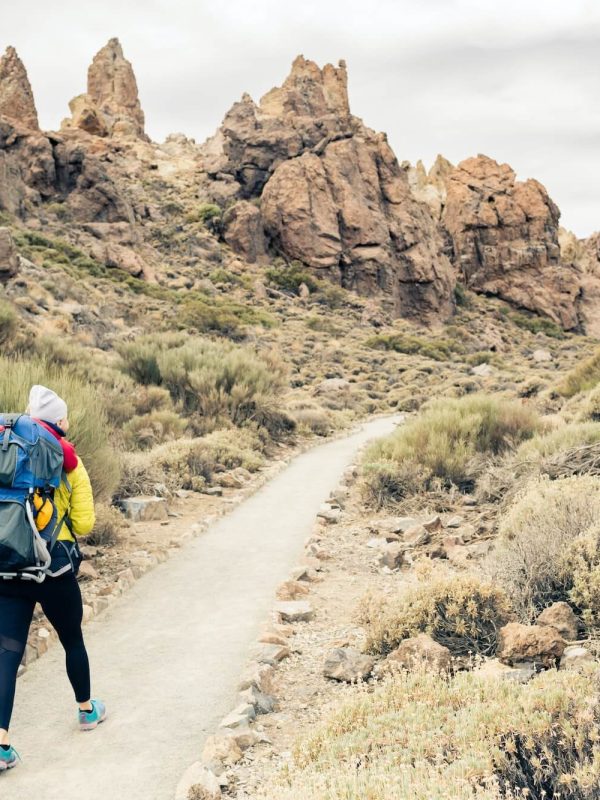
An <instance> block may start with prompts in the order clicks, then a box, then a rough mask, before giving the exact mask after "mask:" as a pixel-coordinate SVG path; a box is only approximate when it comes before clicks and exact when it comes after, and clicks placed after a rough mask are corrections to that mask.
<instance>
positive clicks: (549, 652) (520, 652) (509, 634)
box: [496, 622, 567, 667]
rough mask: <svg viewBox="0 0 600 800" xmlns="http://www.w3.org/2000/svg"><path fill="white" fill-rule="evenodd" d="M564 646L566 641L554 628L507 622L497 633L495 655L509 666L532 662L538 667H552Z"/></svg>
mask: <svg viewBox="0 0 600 800" xmlns="http://www.w3.org/2000/svg"><path fill="white" fill-rule="evenodd" d="M566 646H567V643H566V641H565V640H564V639H563V638H562V636H561V635H560V634H559V633H558V631H557V630H555V629H554V628H551V627H549V626H543V625H521V624H520V623H519V622H509V623H508V625H505V626H504V627H503V628H500V630H499V631H498V652H497V654H496V655H497V656H498V658H499V660H500V661H501V662H502V663H503V664H508V665H509V666H512V665H513V664H519V663H522V662H524V661H533V662H534V663H536V664H539V665H540V666H544V667H553V666H556V665H557V664H558V662H559V660H560V657H561V656H562V654H563V651H564V649H565V647H566Z"/></svg>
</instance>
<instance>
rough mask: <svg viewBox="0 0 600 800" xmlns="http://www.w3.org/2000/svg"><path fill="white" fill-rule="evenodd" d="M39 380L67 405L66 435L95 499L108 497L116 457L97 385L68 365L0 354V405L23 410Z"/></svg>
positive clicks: (116, 476)
mask: <svg viewBox="0 0 600 800" xmlns="http://www.w3.org/2000/svg"><path fill="white" fill-rule="evenodd" d="M34 383H41V384H44V385H45V386H48V387H49V388H50V389H53V390H54V391H56V392H57V393H58V394H59V395H60V396H61V397H63V398H64V399H65V401H66V402H67V404H68V406H69V420H70V423H71V428H70V430H69V438H70V439H71V440H72V441H73V442H74V444H75V445H76V447H77V452H78V454H79V456H80V457H81V460H82V461H83V462H84V464H85V466H86V468H87V471H88V473H89V475H90V479H91V481H92V486H93V489H94V495H95V497H96V499H97V500H110V498H111V496H112V494H113V492H114V491H115V489H116V487H117V486H118V483H119V475H120V458H119V455H118V453H117V452H116V451H115V449H114V448H113V446H112V443H111V430H110V426H109V423H108V418H107V415H106V408H105V405H104V402H103V400H102V395H101V393H100V392H98V390H97V387H96V386H95V385H93V384H90V383H89V382H86V381H84V380H82V379H81V378H79V377H77V376H76V375H74V374H72V373H71V372H70V370H69V369H67V368H63V367H58V366H55V365H53V364H51V363H49V362H46V361H42V360H37V359H32V360H25V359H10V358H6V357H0V409H2V411H7V412H11V411H12V412H15V411H24V410H25V407H26V405H27V398H28V396H29V389H30V388H31V386H32V385H33V384H34Z"/></svg>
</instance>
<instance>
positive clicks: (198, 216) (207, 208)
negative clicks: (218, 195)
mask: <svg viewBox="0 0 600 800" xmlns="http://www.w3.org/2000/svg"><path fill="white" fill-rule="evenodd" d="M222 214H223V209H222V208H221V207H220V206H217V205H215V204H214V203H202V204H201V205H199V206H198V208H196V209H195V210H194V211H192V212H190V213H189V214H188V215H187V217H186V221H187V222H203V223H204V224H205V225H206V224H207V223H210V222H211V220H217V219H220V218H221V216H222Z"/></svg>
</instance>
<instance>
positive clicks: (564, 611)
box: [536, 601, 581, 642]
mask: <svg viewBox="0 0 600 800" xmlns="http://www.w3.org/2000/svg"><path fill="white" fill-rule="evenodd" d="M536 625H549V626H550V627H551V628H554V630H556V631H557V632H558V633H559V634H560V635H561V636H562V637H563V639H566V640H567V641H569V642H573V641H575V640H576V639H578V638H579V630H580V628H581V622H580V620H579V617H578V616H577V615H576V614H575V612H574V611H573V609H572V608H571V606H570V605H569V604H568V603H564V602H562V601H561V602H558V603H552V605H551V606H548V608H545V609H544V610H543V611H542V613H541V614H540V615H539V616H538V618H537V620H536Z"/></svg>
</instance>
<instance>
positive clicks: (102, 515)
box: [84, 504, 128, 547]
mask: <svg viewBox="0 0 600 800" xmlns="http://www.w3.org/2000/svg"><path fill="white" fill-rule="evenodd" d="M127 527H128V524H127V521H126V520H125V519H124V517H123V514H121V512H120V511H118V510H117V509H116V508H114V506H107V505H104V504H100V505H97V506H96V522H95V524H94V529H93V530H92V532H91V533H90V534H88V535H87V536H86V537H85V542H84V543H85V544H91V545H95V546H97V547H106V546H110V545H114V544H116V543H117V542H118V541H119V539H120V537H121V534H122V532H123V530H124V529H125V528H127Z"/></svg>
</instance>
